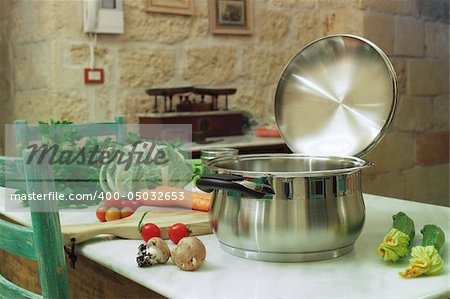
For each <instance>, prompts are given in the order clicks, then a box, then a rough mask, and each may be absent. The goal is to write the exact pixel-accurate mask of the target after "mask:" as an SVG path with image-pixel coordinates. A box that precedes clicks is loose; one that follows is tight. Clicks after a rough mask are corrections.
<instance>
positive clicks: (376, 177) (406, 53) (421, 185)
mask: <svg viewBox="0 0 450 299" xmlns="http://www.w3.org/2000/svg"><path fill="white" fill-rule="evenodd" d="M361 5H362V7H363V9H364V11H365V16H364V19H365V20H364V25H365V28H364V33H365V35H366V37H368V38H369V39H371V40H372V41H374V42H375V43H377V44H379V45H380V46H381V47H382V48H383V49H384V50H385V51H386V53H387V54H388V55H389V57H390V59H391V60H392V62H393V65H394V67H395V69H396V72H397V75H398V80H399V103H398V109H397V112H396V115H395V118H394V121H393V125H392V127H391V129H390V130H389V132H388V134H387V136H386V137H385V138H384V139H383V140H382V141H381V143H380V144H379V145H378V146H377V147H376V148H375V149H374V151H373V152H371V153H370V154H369V155H368V156H367V158H368V159H370V160H373V161H374V162H375V166H374V167H372V168H371V169H368V170H367V171H366V172H365V177H364V190H365V191H366V192H368V193H374V194H390V195H391V196H393V197H400V198H407V199H411V200H416V201H424V202H430V203H438V204H443V205H449V164H448V163H449V154H450V152H449V106H448V105H449V87H448V86H449V24H448V20H449V16H448V12H449V7H448V5H449V3H448V1H440V0H434V1H425V0H416V1H408V0H405V1H375V0H372V1H363V2H362V3H361Z"/></svg>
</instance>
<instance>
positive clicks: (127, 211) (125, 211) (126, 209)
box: [120, 207, 134, 218]
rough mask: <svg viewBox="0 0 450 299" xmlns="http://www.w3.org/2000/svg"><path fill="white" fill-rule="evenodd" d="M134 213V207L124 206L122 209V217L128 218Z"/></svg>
mask: <svg viewBox="0 0 450 299" xmlns="http://www.w3.org/2000/svg"><path fill="white" fill-rule="evenodd" d="M133 213H134V210H133V209H132V208H130V207H123V208H122V209H121V210H120V218H127V217H129V216H131V215H133Z"/></svg>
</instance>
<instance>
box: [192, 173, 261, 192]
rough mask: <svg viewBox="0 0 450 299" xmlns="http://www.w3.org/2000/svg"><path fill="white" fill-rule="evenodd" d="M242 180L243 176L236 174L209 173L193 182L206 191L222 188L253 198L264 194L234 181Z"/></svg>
mask: <svg viewBox="0 0 450 299" xmlns="http://www.w3.org/2000/svg"><path fill="white" fill-rule="evenodd" d="M243 180H244V178H243V177H242V176H238V175H227V174H209V175H204V176H202V177H201V178H199V179H198V180H197V182H196V183H195V184H196V185H197V187H198V188H199V189H200V190H202V191H203V192H208V193H210V192H212V191H213V190H214V189H222V190H227V191H237V192H240V193H242V194H244V195H247V196H250V197H254V198H263V197H264V195H266V193H265V192H260V191H256V190H253V189H249V188H247V187H245V186H244V185H241V184H238V183H236V182H239V181H243Z"/></svg>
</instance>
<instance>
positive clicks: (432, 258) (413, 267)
mask: <svg viewBox="0 0 450 299" xmlns="http://www.w3.org/2000/svg"><path fill="white" fill-rule="evenodd" d="M421 232H422V235H423V240H422V245H419V246H415V247H413V249H412V253H411V256H412V258H411V259H410V260H409V266H408V268H407V269H406V271H404V272H400V275H401V276H402V277H405V278H411V277H417V276H420V275H437V274H439V273H441V272H442V269H443V267H444V261H443V259H442V257H441V255H440V253H439V252H440V251H441V250H442V247H443V246H444V242H445V235H444V232H443V231H442V229H441V228H440V227H439V226H437V225H433V224H427V225H425V226H424V227H423V229H422V230H421Z"/></svg>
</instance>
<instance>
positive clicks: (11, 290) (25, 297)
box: [0, 275, 42, 299]
mask: <svg viewBox="0 0 450 299" xmlns="http://www.w3.org/2000/svg"><path fill="white" fill-rule="evenodd" d="M11 298H14V299H41V298H42V296H39V295H37V294H35V293H32V292H30V291H28V290H25V289H23V288H21V287H19V286H17V285H15V284H13V283H12V282H11V281H9V280H7V279H6V278H5V277H3V276H2V275H0V299H11Z"/></svg>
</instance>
